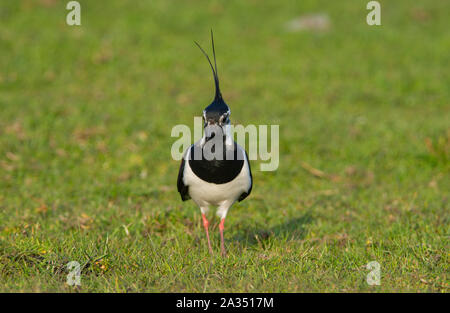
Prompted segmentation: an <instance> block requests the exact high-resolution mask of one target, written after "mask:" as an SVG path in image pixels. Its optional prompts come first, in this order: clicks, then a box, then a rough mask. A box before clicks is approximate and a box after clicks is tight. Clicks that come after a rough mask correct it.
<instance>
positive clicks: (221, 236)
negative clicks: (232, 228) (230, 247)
mask: <svg viewBox="0 0 450 313" xmlns="http://www.w3.org/2000/svg"><path fill="white" fill-rule="evenodd" d="M224 224H225V219H224V218H223V219H221V220H220V224H219V230H220V250H221V252H222V256H227V252H226V251H225V243H224V240H223V229H224V228H225V226H224Z"/></svg>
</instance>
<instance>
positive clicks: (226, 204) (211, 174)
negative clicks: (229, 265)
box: [177, 31, 253, 256]
mask: <svg viewBox="0 0 450 313" xmlns="http://www.w3.org/2000/svg"><path fill="white" fill-rule="evenodd" d="M195 44H196V45H197V46H198V47H199V48H200V50H201V51H202V52H203V54H204V55H205V57H206V59H207V60H208V62H209V65H210V66H211V70H212V72H213V77H214V83H215V89H216V94H215V97H214V101H213V102H212V103H211V104H210V105H208V106H207V107H206V108H205V109H204V110H203V122H204V135H203V137H202V138H201V140H199V141H197V142H196V143H194V144H193V145H191V146H190V147H189V148H188V149H187V150H186V151H185V152H184V154H183V158H182V160H181V165H180V170H179V173H178V182H177V187H178V192H179V193H180V195H181V199H182V200H183V201H186V200H189V199H192V200H193V201H194V202H195V203H196V204H197V205H198V206H199V207H200V211H201V214H202V219H203V226H204V228H205V231H206V237H207V239H208V248H209V252H210V253H211V254H212V252H213V251H212V248H211V241H210V238H209V231H208V227H209V222H208V219H207V218H206V213H207V212H208V211H209V207H210V206H215V207H217V215H218V216H219V217H220V224H219V230H220V248H221V253H222V255H223V256H225V255H226V250H225V244H224V238H223V230H224V223H225V217H226V216H227V213H228V210H229V209H230V207H231V206H232V205H233V204H234V203H235V202H236V201H242V200H244V199H245V198H246V197H247V196H248V195H249V194H250V192H251V190H252V185H253V180H252V173H251V169H250V162H249V161H248V155H247V152H246V151H245V149H244V148H242V147H241V146H239V145H238V144H237V143H236V142H235V141H234V139H233V138H232V135H231V134H230V132H229V126H230V113H231V112H230V108H229V107H228V105H227V104H226V103H225V101H224V100H223V98H222V94H221V92H220V88H219V76H218V74H217V63H216V52H215V48H214V37H213V33H212V31H211V44H212V50H213V56H214V67H213V65H212V63H211V60H210V58H209V56H208V54H207V53H206V52H205V51H204V50H203V48H202V47H201V46H200V45H199V44H198V43H197V42H195ZM211 142H215V144H214V145H211V144H210V143H211ZM215 152H217V153H215ZM208 153H209V154H210V155H208ZM211 153H212V154H211Z"/></svg>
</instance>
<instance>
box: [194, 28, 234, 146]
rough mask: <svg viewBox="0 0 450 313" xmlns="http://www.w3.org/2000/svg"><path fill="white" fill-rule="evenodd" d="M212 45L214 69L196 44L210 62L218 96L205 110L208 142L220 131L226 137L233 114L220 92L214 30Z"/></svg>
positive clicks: (205, 127) (204, 118)
mask: <svg viewBox="0 0 450 313" xmlns="http://www.w3.org/2000/svg"><path fill="white" fill-rule="evenodd" d="M211 43H212V49H213V56H214V67H213V65H212V63H211V60H210V59H209V56H208V54H207V53H206V52H205V50H203V48H202V47H201V46H200V45H199V44H198V43H197V42H195V44H196V45H197V46H198V47H199V48H200V50H201V51H202V52H203V54H204V55H205V57H206V59H207V60H208V62H209V65H210V66H211V70H212V72H213V77H214V84H215V88H216V94H215V97H214V100H213V102H211V104H210V105H208V106H207V107H206V108H205V109H204V110H203V123H204V129H205V139H206V141H208V140H210V139H212V138H213V137H214V136H215V135H217V132H218V131H221V132H222V134H223V136H225V126H227V125H230V114H231V111H230V108H229V107H228V105H227V104H226V103H225V101H224V100H223V98H222V93H221V92H220V86H219V76H218V74H217V63H216V51H215V47H214V36H213V33H212V30H211Z"/></svg>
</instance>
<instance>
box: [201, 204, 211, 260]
mask: <svg viewBox="0 0 450 313" xmlns="http://www.w3.org/2000/svg"><path fill="white" fill-rule="evenodd" d="M202 219H203V227H204V228H205V231H206V238H208V248H209V253H211V255H212V254H213V251H212V248H211V241H210V240H209V231H208V227H209V222H208V220H207V219H206V216H205V214H204V213H202Z"/></svg>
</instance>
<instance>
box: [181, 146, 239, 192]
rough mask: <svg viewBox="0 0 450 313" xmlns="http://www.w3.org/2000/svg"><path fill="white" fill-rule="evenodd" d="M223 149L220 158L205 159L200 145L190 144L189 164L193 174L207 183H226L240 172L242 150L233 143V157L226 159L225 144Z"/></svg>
mask: <svg viewBox="0 0 450 313" xmlns="http://www.w3.org/2000/svg"><path fill="white" fill-rule="evenodd" d="M223 151H224V156H223V159H222V160H216V159H213V160H207V159H205V158H204V156H203V151H202V149H201V147H200V146H197V145H192V147H191V151H190V155H189V166H190V167H191V169H192V171H193V172H194V174H195V175H197V176H198V177H199V178H201V179H202V180H204V181H207V182H208V183H215V184H225V183H228V182H230V181H232V180H233V179H234V178H235V177H236V176H238V175H239V173H240V172H241V170H242V166H244V155H243V153H242V151H240V150H238V149H237V145H236V143H234V157H233V158H232V159H228V160H227V159H226V150H225V146H224V150H223ZM194 155H195V158H194ZM198 156H200V157H198Z"/></svg>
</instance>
